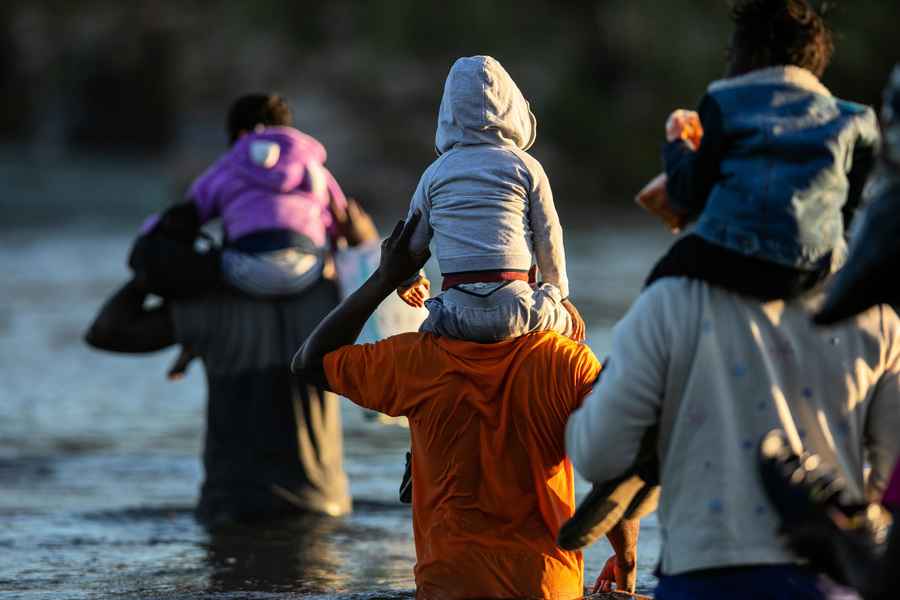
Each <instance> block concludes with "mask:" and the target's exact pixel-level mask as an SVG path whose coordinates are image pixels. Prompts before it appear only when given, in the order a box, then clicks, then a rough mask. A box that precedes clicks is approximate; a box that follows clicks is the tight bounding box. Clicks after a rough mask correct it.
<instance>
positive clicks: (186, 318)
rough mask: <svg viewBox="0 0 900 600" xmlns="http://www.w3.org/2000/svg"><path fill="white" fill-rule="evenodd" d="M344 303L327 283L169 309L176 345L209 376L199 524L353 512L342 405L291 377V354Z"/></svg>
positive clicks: (220, 296) (222, 296)
mask: <svg viewBox="0 0 900 600" xmlns="http://www.w3.org/2000/svg"><path fill="white" fill-rule="evenodd" d="M337 302H338V290H337V286H336V285H335V284H334V283H333V282H331V281H329V280H324V279H320V280H319V282H318V283H317V284H316V285H314V286H313V287H311V288H310V289H308V290H307V291H306V292H305V293H304V294H302V295H299V296H296V297H294V298H291V299H285V300H279V301H274V300H267V301H260V300H254V299H251V298H249V297H246V296H244V295H239V294H236V293H233V292H227V291H224V290H223V291H220V292H218V293H216V294H215V295H208V296H202V297H197V298H194V299H186V300H181V301H176V302H173V303H171V304H170V305H171V307H172V308H171V310H172V317H173V320H174V324H175V339H176V341H177V342H178V343H181V344H185V345H188V346H190V347H191V348H192V350H193V351H194V352H195V353H197V354H198V355H199V356H200V357H201V358H202V360H203V364H204V367H205V369H206V378H207V386H208V393H209V396H208V401H207V429H206V437H205V442H204V449H203V466H204V470H205V478H204V482H203V487H202V491H201V497H200V503H199V506H198V508H197V511H198V515H199V516H200V517H201V518H203V519H206V520H210V521H213V522H215V521H217V520H220V519H229V518H237V519H252V518H259V517H272V516H275V515H277V514H279V513H288V512H297V511H310V512H318V513H324V514H329V515H340V514H343V513H346V512H348V511H349V510H350V497H349V494H348V489H347V477H346V474H345V473H344V469H343V464H342V437H341V419H340V411H339V408H340V407H339V404H338V398H337V397H336V396H335V395H334V394H332V393H330V392H327V391H325V390H323V389H321V388H317V387H315V386H312V385H307V384H305V383H304V382H303V381H301V380H300V379H298V378H297V377H296V376H294V375H292V374H291V372H290V359H291V355H292V353H293V352H294V351H295V350H296V349H297V348H298V347H299V346H300V345H301V344H302V343H303V342H304V341H305V339H306V337H307V336H308V335H309V334H310V333H311V332H312V330H313V328H315V326H316V325H317V324H318V323H319V321H320V320H321V319H322V318H323V317H324V316H325V315H326V314H327V313H328V312H329V311H330V310H331V309H332V308H334V306H335V305H336V304H337Z"/></svg>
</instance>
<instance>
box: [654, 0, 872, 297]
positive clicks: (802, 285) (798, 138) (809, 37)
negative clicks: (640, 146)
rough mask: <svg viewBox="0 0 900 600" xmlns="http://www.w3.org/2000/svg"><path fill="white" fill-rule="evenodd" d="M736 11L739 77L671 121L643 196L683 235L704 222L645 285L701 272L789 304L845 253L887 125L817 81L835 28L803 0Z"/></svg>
mask: <svg viewBox="0 0 900 600" xmlns="http://www.w3.org/2000/svg"><path fill="white" fill-rule="evenodd" d="M733 18H734V21H735V31H734V34H733V38H732V47H731V57H730V68H729V72H730V73H729V75H730V76H729V77H728V78H726V79H722V80H719V81H715V82H713V83H712V84H710V86H709V88H708V89H707V92H706V94H705V95H704V96H703V98H702V100H701V101H700V106H699V108H698V110H697V113H692V112H689V111H675V112H674V113H673V114H672V115H671V116H670V118H669V121H668V123H667V127H666V130H667V131H666V134H667V143H666V145H665V147H664V150H663V160H664V163H665V175H666V177H665V178H661V179H659V180H655V181H654V183H653V184H651V185H648V186H647V188H645V189H644V190H643V191H642V192H641V194H640V195H639V197H638V202H639V203H640V204H643V205H644V206H645V207H647V208H648V209H649V210H651V211H652V212H655V213H656V214H657V215H658V216H660V217H661V218H662V219H663V220H664V221H665V222H666V223H667V224H669V226H670V227H671V228H672V229H674V230H677V229H680V228H681V226H683V225H684V224H686V223H687V222H689V221H692V220H694V219H697V225H696V227H695V228H694V231H693V232H692V233H691V234H689V235H687V236H685V237H683V238H682V239H680V240H679V241H678V242H676V243H675V244H674V245H673V247H672V248H671V249H670V250H669V252H668V254H666V256H664V257H663V258H662V259H661V260H660V262H659V263H658V264H657V265H656V267H655V268H654V269H653V271H652V273H651V274H650V276H649V278H648V280H647V285H650V284H651V283H653V282H654V281H656V280H657V279H660V278H662V277H677V276H681V277H693V278H697V279H703V280H705V281H707V282H709V283H711V284H713V285H717V286H720V287H723V288H726V289H729V290H731V291H734V292H737V293H741V294H744V295H748V296H752V297H755V298H758V299H761V300H771V299H776V298H778V299H788V298H792V297H795V296H797V295H799V294H802V293H803V292H805V291H807V290H809V289H810V288H812V287H814V286H815V285H816V284H817V283H819V282H820V281H821V280H822V279H823V278H824V277H825V276H827V275H828V274H829V273H830V272H831V271H832V266H833V265H832V263H833V262H834V263H835V264H837V263H838V262H840V261H841V260H842V258H843V254H844V252H845V241H844V232H845V230H846V228H847V226H848V225H849V222H850V219H851V218H852V216H853V213H854V212H855V210H856V209H857V207H858V205H859V202H860V197H861V195H862V189H863V186H864V184H865V180H866V177H867V176H868V174H869V172H870V170H871V169H872V167H873V165H874V159H875V155H876V153H877V149H878V145H879V132H878V126H877V121H876V117H875V112H874V111H873V110H872V109H871V108H870V107H868V106H863V105H860V104H855V103H852V102H847V101H845V100H840V99H838V98H835V97H833V96H832V95H831V93H830V92H829V91H828V89H827V88H826V87H825V86H824V85H822V84H821V83H820V81H819V77H820V76H821V74H822V73H823V71H824V70H825V68H826V66H827V65H828V63H829V61H830V59H831V54H832V51H833V47H832V42H831V34H830V32H829V31H828V29H827V27H826V25H825V24H824V22H823V20H822V18H821V17H820V16H819V15H818V14H817V13H816V11H815V10H814V9H813V8H811V7H810V6H809V4H808V3H807V2H806V1H805V0H749V1H745V2H741V3H739V4H738V5H737V6H736V7H735V8H734V11H733ZM663 185H664V187H663Z"/></svg>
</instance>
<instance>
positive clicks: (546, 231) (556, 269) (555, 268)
mask: <svg viewBox="0 0 900 600" xmlns="http://www.w3.org/2000/svg"><path fill="white" fill-rule="evenodd" d="M530 162H531V164H530V165H529V166H530V167H531V168H530V169H529V172H530V173H531V176H532V185H531V190H530V191H529V197H528V201H529V202H528V204H529V206H528V220H529V224H530V225H531V232H532V236H533V245H534V254H535V258H536V259H537V266H538V269H540V271H541V277H542V279H543V281H545V282H547V283H552V284H553V285H555V286H557V287H558V288H559V290H560V292H561V293H562V297H563V298H568V296H569V278H568V276H567V275H566V251H565V248H564V246H563V233H562V226H561V225H560V224H559V216H558V215H557V214H556V206H555V205H554V204H553V192H552V191H551V189H550V181H549V180H548V179H547V174H546V173H545V172H544V168H543V167H541V165H540V163H538V162H537V161H536V160H533V161H530Z"/></svg>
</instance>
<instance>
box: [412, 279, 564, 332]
mask: <svg viewBox="0 0 900 600" xmlns="http://www.w3.org/2000/svg"><path fill="white" fill-rule="evenodd" d="M425 305H426V306H427V307H428V318H427V319H426V320H425V322H424V323H423V324H422V327H421V329H420V331H424V332H428V333H434V334H437V335H442V336H446V337H452V338H456V339H462V340H469V341H473V342H481V343H491V342H498V341H501V340H507V339H511V338H515V337H519V336H521V335H525V334H526V333H532V332H535V331H555V332H557V333H560V334H562V335H566V336H568V335H571V333H572V317H571V315H570V314H569V312H568V311H567V310H566V309H565V307H564V306H563V305H562V298H561V297H560V293H559V289H558V288H556V287H555V286H553V285H550V284H543V285H541V286H539V287H538V288H535V289H533V288H532V287H531V286H530V285H529V284H528V283H527V282H524V281H510V282H504V283H498V284H464V285H460V286H457V287H455V288H451V289H449V290H447V291H446V292H444V293H443V294H441V295H439V296H437V297H435V298H432V299H430V300H428V301H427V302H426V303H425Z"/></svg>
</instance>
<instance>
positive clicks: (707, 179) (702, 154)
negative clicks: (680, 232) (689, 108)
mask: <svg viewBox="0 0 900 600" xmlns="http://www.w3.org/2000/svg"><path fill="white" fill-rule="evenodd" d="M697 112H698V113H699V117H700V122H701V124H702V132H703V133H702V135H703V141H702V143H701V144H700V147H699V148H697V149H696V150H694V148H693V147H692V143H693V142H691V141H688V140H686V139H684V138H683V137H682V136H681V135H678V136H677V137H676V138H675V139H674V140H673V141H667V143H666V145H665V146H664V147H663V162H664V163H665V167H666V176H667V181H666V190H667V192H668V196H669V203H670V205H671V206H672V208H673V209H674V210H675V212H676V213H678V214H682V215H685V217H686V218H687V220H692V219H694V218H696V217H697V215H699V214H700V212H701V211H702V210H703V207H704V206H705V205H706V199H707V197H708V196H709V192H710V190H712V187H713V185H714V184H715V182H716V181H717V180H718V179H719V177H720V176H721V174H720V169H719V165H720V163H721V160H722V151H723V145H724V131H723V124H722V111H721V110H720V109H719V105H718V104H717V103H716V101H715V100H713V99H712V98H711V97H710V96H709V95H706V96H704V97H703V99H702V100H701V101H700V107H699V108H698V109H697ZM679 133H681V131H679ZM688 137H690V136H688Z"/></svg>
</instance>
